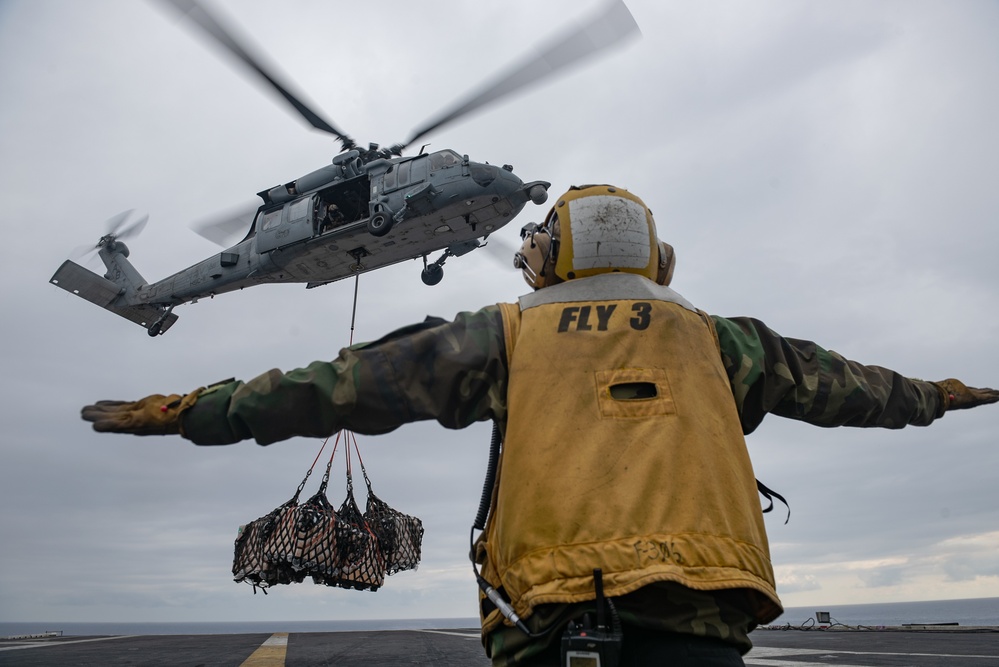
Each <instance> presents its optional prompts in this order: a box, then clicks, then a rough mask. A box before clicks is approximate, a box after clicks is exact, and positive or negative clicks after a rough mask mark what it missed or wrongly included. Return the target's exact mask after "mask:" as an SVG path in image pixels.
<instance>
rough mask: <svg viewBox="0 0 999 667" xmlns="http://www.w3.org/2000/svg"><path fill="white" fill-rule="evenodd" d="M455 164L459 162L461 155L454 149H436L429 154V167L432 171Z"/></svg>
mask: <svg viewBox="0 0 999 667" xmlns="http://www.w3.org/2000/svg"><path fill="white" fill-rule="evenodd" d="M456 164H461V157H459V155H458V154H457V153H455V152H454V151H437V152H436V153H431V154H430V169H431V170H432V171H436V170H438V169H443V168H444V167H450V166H453V165H456Z"/></svg>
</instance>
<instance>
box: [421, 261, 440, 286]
mask: <svg viewBox="0 0 999 667" xmlns="http://www.w3.org/2000/svg"><path fill="white" fill-rule="evenodd" d="M420 279H421V280H422V281H423V284H424V285H431V286H433V285H436V284H437V283H439V282H440V281H442V280H443V279H444V267H443V266H441V265H440V264H430V265H428V266H427V268H425V269H423V271H422V272H421V273H420Z"/></svg>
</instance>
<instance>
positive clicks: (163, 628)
mask: <svg viewBox="0 0 999 667" xmlns="http://www.w3.org/2000/svg"><path fill="white" fill-rule="evenodd" d="M478 627H479V619H478V618H410V619H390V620H384V619H382V620H367V621H365V620H352V621H242V622H238V621H205V622H196V621H192V622H179V623H69V622H66V623H61V622H58V621H43V622H32V623H2V622H0V637H11V636H15V635H28V634H41V633H43V632H49V631H61V632H62V633H63V635H67V636H74V637H79V636H94V635H235V634H254V633H273V632H351V631H358V630H431V629H439V630H440V629H449V628H450V629H454V628H478Z"/></svg>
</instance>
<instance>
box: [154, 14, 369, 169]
mask: <svg viewBox="0 0 999 667" xmlns="http://www.w3.org/2000/svg"><path fill="white" fill-rule="evenodd" d="M161 2H163V3H164V4H168V5H170V6H172V7H173V8H174V9H176V10H177V11H178V12H180V13H181V14H183V15H184V16H186V17H187V18H189V19H190V20H192V21H194V22H195V23H196V24H197V25H198V27H200V28H201V29H202V30H204V31H205V33H206V34H207V35H209V36H210V37H211V38H212V39H214V40H215V41H216V42H217V43H218V44H219V45H221V46H223V47H225V48H226V49H228V50H229V52H230V53H232V54H233V55H234V56H236V58H238V59H239V60H241V61H242V62H243V63H244V64H245V65H246V66H247V67H249V68H250V69H252V70H253V71H254V72H256V73H257V74H258V75H260V76H261V77H262V78H263V79H264V81H266V82H267V83H268V85H270V87H271V88H273V89H274V91H275V92H277V93H278V94H279V95H281V97H283V98H284V99H285V101H287V102H288V104H290V105H291V106H292V107H294V109H295V111H297V112H298V113H299V115H301V116H302V118H304V119H305V120H306V122H308V123H309V124H310V125H312V127H314V128H315V129H317V130H320V131H322V132H327V133H329V134H332V135H333V136H335V137H336V138H337V139H339V140H340V143H341V144H342V145H343V149H344V150H350V149H351V148H353V147H354V146H355V145H356V144H355V143H354V140H353V139H351V138H350V137H349V136H348V135H346V134H344V133H343V132H341V131H340V130H338V129H336V128H335V127H333V125H332V124H331V123H330V122H329V121H327V120H326V119H325V118H323V117H322V116H321V115H319V113H318V112H316V111H315V110H313V109H312V107H310V106H309V105H308V104H306V103H305V102H304V100H303V97H302V96H301V95H299V94H295V93H292V92H291V90H290V89H289V86H288V85H287V84H285V83H282V82H281V80H280V78H279V77H278V75H277V67H276V66H274V65H269V66H266V67H265V66H264V64H263V62H262V57H261V56H260V55H254V54H251V52H250V49H251V47H252V41H251V40H247V39H245V38H244V39H243V40H242V41H240V40H237V39H236V38H235V37H234V36H233V31H232V30H231V29H226V28H225V27H223V26H222V24H220V23H219V21H218V19H216V18H215V17H214V16H212V15H211V14H210V13H209V12H208V10H207V9H205V7H204V6H202V5H201V4H200V3H199V2H197V0H161Z"/></svg>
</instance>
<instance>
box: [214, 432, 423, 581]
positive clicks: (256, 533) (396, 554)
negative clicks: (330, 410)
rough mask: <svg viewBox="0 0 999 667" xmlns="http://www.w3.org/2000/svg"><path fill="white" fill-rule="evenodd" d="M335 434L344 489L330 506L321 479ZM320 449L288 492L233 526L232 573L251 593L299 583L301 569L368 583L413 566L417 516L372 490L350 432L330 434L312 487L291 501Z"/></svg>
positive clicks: (418, 539) (419, 532)
mask: <svg viewBox="0 0 999 667" xmlns="http://www.w3.org/2000/svg"><path fill="white" fill-rule="evenodd" d="M341 436H343V440H344V441H345V443H346V444H345V446H344V449H345V450H346V457H345V458H346V460H347V496H346V498H345V499H344V501H343V504H341V505H340V508H339V509H334V507H333V505H331V504H330V501H329V499H328V498H327V496H326V487H327V485H328V484H329V479H330V470H331V469H332V466H333V459H334V457H335V456H336V450H337V448H338V446H339V445H340V442H341ZM325 447H326V443H323V448H325ZM352 447H353V449H354V452H355V453H356V455H357V460H358V463H359V464H360V466H361V474H362V475H363V476H364V484H365V486H366V487H367V493H368V502H367V507H366V509H365V511H364V512H363V513H362V512H361V510H360V508H358V506H357V501H356V500H355V499H354V482H353V476H352V473H351V454H350V450H351V448H352ZM322 451H323V450H322V449H320V450H319V455H317V456H316V460H315V461H313V463H312V467H311V468H309V470H308V472H306V473H305V478H304V479H303V480H302V483H301V484H299V485H298V489H297V490H296V491H295V495H294V496H293V497H292V498H291V500H289V501H288V502H286V503H284V504H283V505H281V506H280V507H278V508H276V509H275V510H273V511H272V512H270V513H269V514H267V515H265V516H262V517H260V518H259V519H257V520H256V521H253V522H251V523H248V524H246V525H244V526H241V527H240V529H239V535H238V536H237V538H236V548H235V556H234V558H233V563H232V574H233V578H234V579H235V580H236V581H237V582H241V581H245V582H247V583H249V584H251V585H252V586H253V592H254V593H256V592H257V589H258V588H259V589H261V590H263V591H264V593H266V592H267V588H268V587H270V586H274V585H276V584H291V583H301V582H302V581H304V580H305V578H306V577H311V578H312V581H313V582H315V583H317V584H323V585H325V586H336V587H339V588H354V589H357V590H370V591H376V590H378V588H379V587H380V586H381V585H382V584H383V583H384V582H385V576H386V575H390V574H395V573H396V572H401V571H403V570H415V569H416V567H417V565H419V563H420V550H421V545H422V542H423V524H422V522H421V521H420V520H419V519H417V518H416V517H413V516H409V515H407V514H403V513H402V512H399V511H398V510H395V509H392V508H391V507H390V506H389V505H388V503H386V502H385V501H383V500H381V499H380V498H378V496H376V495H375V493H374V491H372V489H371V480H370V479H369V478H368V472H367V470H365V468H364V462H363V461H362V460H361V454H360V450H358V448H357V441H356V440H355V438H354V434H353V433H349V432H343V431H341V432H340V433H338V434H337V438H336V441H335V442H334V444H333V453H332V454H331V455H330V460H329V462H328V463H327V464H326V474H324V475H323V481H322V483H321V484H320V486H319V491H318V492H317V493H316V494H315V495H314V496H312V497H311V498H309V499H308V500H306V501H305V502H304V503H301V504H299V502H298V499H299V497H300V496H301V494H302V490H303V489H304V488H305V483H306V481H307V480H308V479H309V475H311V474H312V470H313V468H315V466H316V463H317V462H318V461H319V456H321V455H322Z"/></svg>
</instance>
